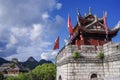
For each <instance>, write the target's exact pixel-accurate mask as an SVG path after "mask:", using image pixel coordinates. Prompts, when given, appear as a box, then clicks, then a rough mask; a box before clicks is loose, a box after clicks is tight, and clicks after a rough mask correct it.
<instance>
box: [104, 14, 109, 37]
mask: <svg viewBox="0 0 120 80" xmlns="http://www.w3.org/2000/svg"><path fill="white" fill-rule="evenodd" d="M106 16H107V13H106V12H105V13H104V16H103V19H104V28H105V32H106V38H108V25H107V21H106Z"/></svg>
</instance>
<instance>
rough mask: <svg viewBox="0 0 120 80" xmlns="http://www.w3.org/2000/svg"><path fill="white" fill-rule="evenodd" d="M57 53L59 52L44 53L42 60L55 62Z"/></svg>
mask: <svg viewBox="0 0 120 80" xmlns="http://www.w3.org/2000/svg"><path fill="white" fill-rule="evenodd" d="M57 53H58V51H49V52H43V53H42V54H41V59H46V60H55V57H56V55H57Z"/></svg>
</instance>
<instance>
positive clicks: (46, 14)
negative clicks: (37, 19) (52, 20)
mask: <svg viewBox="0 0 120 80" xmlns="http://www.w3.org/2000/svg"><path fill="white" fill-rule="evenodd" d="M42 18H43V20H45V19H47V18H49V15H48V13H47V12H45V13H43V14H42Z"/></svg>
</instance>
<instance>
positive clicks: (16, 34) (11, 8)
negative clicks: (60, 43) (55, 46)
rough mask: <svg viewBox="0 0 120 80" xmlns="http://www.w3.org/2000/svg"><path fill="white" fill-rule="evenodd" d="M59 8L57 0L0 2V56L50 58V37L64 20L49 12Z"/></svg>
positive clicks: (5, 0)
mask: <svg viewBox="0 0 120 80" xmlns="http://www.w3.org/2000/svg"><path fill="white" fill-rule="evenodd" d="M61 7H62V4H61V3H57V1H56V0H13V1H10V0H0V44H3V45H0V49H1V51H0V56H2V57H5V58H7V59H10V58H11V57H16V58H18V59H19V60H21V61H23V60H25V59H26V58H27V57H29V56H33V57H35V58H37V59H40V57H41V58H45V57H46V59H49V60H50V59H53V57H54V56H55V55H56V54H55V53H54V52H51V51H50V49H51V46H52V42H51V38H52V37H53V36H54V35H56V34H55V33H57V31H58V29H59V27H61V26H62V25H63V24H64V19H63V18H62V17H61V16H60V15H58V14H56V15H51V14H50V13H52V12H54V10H56V9H57V10H58V9H60V8H61ZM50 52H51V54H48V53H50ZM47 55H48V56H47ZM52 56H53V57H52Z"/></svg>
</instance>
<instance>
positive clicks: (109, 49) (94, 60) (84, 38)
mask: <svg viewBox="0 0 120 80" xmlns="http://www.w3.org/2000/svg"><path fill="white" fill-rule="evenodd" d="M119 29H120V26H119V24H118V25H116V26H115V27H114V28H113V29H108V36H107V38H106V30H105V27H104V20H103V18H98V17H97V16H96V15H93V14H92V13H91V10H90V11H89V13H88V14H87V15H85V16H81V15H80V13H79V12H78V20H77V23H76V25H75V27H74V29H73V32H74V34H73V37H72V39H71V41H70V42H69V44H68V45H65V46H64V47H63V48H62V49H61V50H60V51H59V53H58V55H57V61H56V65H57V80H92V79H95V80H96V79H97V80H117V78H118V80H119V79H120V43H113V42H112V38H113V37H115V36H116V35H117V33H118V31H119ZM76 41H77V42H78V44H79V47H78V46H77V45H75V43H76ZM108 78H110V79H108Z"/></svg>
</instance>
